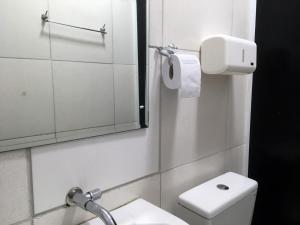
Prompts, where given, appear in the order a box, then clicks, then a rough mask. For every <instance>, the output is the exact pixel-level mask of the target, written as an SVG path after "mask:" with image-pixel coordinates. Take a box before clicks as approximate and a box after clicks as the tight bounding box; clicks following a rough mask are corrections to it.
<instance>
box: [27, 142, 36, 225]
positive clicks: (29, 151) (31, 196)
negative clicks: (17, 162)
mask: <svg viewBox="0 0 300 225" xmlns="http://www.w3.org/2000/svg"><path fill="white" fill-rule="evenodd" d="M26 151H27V159H28V170H27V173H28V182H29V191H30V201H31V205H30V206H31V207H30V210H31V212H30V213H31V221H32V224H33V215H34V197H33V174H32V157H31V148H28V149H27V150H26Z"/></svg>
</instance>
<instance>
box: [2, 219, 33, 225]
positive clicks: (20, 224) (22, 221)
mask: <svg viewBox="0 0 300 225" xmlns="http://www.w3.org/2000/svg"><path fill="white" fill-rule="evenodd" d="M23 223H30V224H31V225H34V224H33V219H32V218H28V219H24V220H20V221H18V222H16V223H11V224H7V225H22V224H23Z"/></svg>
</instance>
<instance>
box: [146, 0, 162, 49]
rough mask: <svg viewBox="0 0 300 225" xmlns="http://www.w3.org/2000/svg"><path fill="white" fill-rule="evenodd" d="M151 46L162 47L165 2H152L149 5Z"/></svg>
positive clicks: (157, 0) (154, 0) (152, 0)
mask: <svg viewBox="0 0 300 225" xmlns="http://www.w3.org/2000/svg"><path fill="white" fill-rule="evenodd" d="M149 14H150V15H151V16H150V21H149V29H150V31H151V32H150V33H149V44H150V45H154V46H162V42H163V40H162V39H163V37H162V35H163V16H162V15H163V0H151V1H150V5H149Z"/></svg>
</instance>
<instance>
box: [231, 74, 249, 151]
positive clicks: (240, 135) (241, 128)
mask: <svg viewBox="0 0 300 225" xmlns="http://www.w3.org/2000/svg"><path fill="white" fill-rule="evenodd" d="M251 90H252V75H247V76H232V77H230V78H229V98H228V99H229V104H228V111H229V113H228V138H229V139H228V147H227V148H233V147H236V146H239V145H242V144H245V143H248V141H249V129H250V113H251Z"/></svg>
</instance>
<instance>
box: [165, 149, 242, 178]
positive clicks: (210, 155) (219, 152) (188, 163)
mask: <svg viewBox="0 0 300 225" xmlns="http://www.w3.org/2000/svg"><path fill="white" fill-rule="evenodd" d="M245 145H246V143H243V144H241V145H237V146H234V147H230V148H226V149H224V150H221V151H218V152H215V153H211V154H208V155H205V156H203V157H200V158H197V159H195V160H192V161H190V162H186V163H182V164H179V165H177V166H174V167H171V168H169V169H166V170H164V171H161V172H160V173H161V174H164V173H167V172H169V171H171V170H174V169H177V168H179V167H183V166H187V165H191V164H193V163H196V162H198V161H201V160H204V159H207V158H210V157H212V156H214V155H218V154H221V153H225V152H229V151H231V150H233V149H235V148H237V147H241V146H245Z"/></svg>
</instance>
